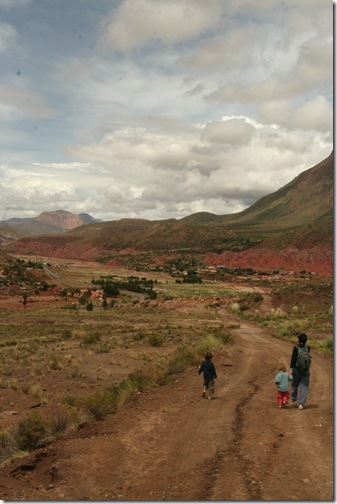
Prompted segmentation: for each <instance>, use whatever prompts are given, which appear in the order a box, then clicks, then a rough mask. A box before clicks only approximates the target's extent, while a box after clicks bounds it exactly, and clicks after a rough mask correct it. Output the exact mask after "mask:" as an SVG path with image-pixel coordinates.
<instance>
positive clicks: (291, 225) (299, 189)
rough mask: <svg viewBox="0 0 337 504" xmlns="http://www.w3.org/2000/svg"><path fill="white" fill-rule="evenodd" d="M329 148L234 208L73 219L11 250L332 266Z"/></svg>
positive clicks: (321, 269) (317, 268)
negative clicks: (63, 228) (161, 216)
mask: <svg viewBox="0 0 337 504" xmlns="http://www.w3.org/2000/svg"><path fill="white" fill-rule="evenodd" d="M333 180H334V160H333V153H331V155H330V156H329V157H328V158H327V159H325V160H324V161H322V162H321V163H319V164H318V165H316V166H313V167H312V168H309V169H308V170H305V171H304V172H302V173H301V174H300V175H298V176H297V177H296V178H295V179H294V180H293V181H291V182H290V183H288V184H287V185H285V186H284V187H282V188H280V189H279V190H278V191H276V192H274V193H272V194H270V195H267V196H265V197H263V198H261V199H260V200H258V201H257V202H256V203H254V204H253V205H252V206H251V207H249V208H248V209H246V210H244V211H242V212H239V213H236V214H231V215H222V216H221V215H215V214H212V213H207V212H201V213H196V214H193V215H190V216H188V217H185V218H183V219H179V220H177V219H168V220H162V221H150V220H145V219H121V220H118V221H110V222H100V223H95V224H88V225H87V226H78V227H76V228H75V229H72V230H70V231H67V232H64V234H63V235H62V236H40V237H38V238H35V239H33V238H29V237H25V238H22V239H20V240H17V241H16V242H15V243H12V244H10V245H8V246H7V250H8V251H9V252H12V253H20V254H24V253H27V252H29V253H31V254H40V255H46V256H51V257H52V256H54V257H68V258H75V257H76V258H82V259H86V260H89V259H90V260H99V261H102V262H109V261H113V262H124V263H125V257H126V256H129V257H130V256H137V255H138V256H140V255H143V256H144V254H147V255H148V258H147V261H148V263H150V262H152V263H156V262H158V258H159V259H160V258H161V257H162V256H166V257H167V256H170V257H172V256H177V255H181V254H184V255H186V254H187V253H188V254H193V255H198V256H199V257H202V258H203V260H204V261H205V262H206V264H215V265H219V264H221V265H226V266H228V267H239V266H241V267H253V268H256V269H264V268H268V269H287V270H289V269H293V270H295V271H302V270H306V271H313V272H317V273H320V274H325V275H331V274H332V270H333Z"/></svg>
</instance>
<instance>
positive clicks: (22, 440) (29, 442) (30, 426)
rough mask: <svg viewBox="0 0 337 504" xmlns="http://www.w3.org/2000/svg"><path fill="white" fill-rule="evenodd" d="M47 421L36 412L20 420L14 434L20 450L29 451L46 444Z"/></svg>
mask: <svg viewBox="0 0 337 504" xmlns="http://www.w3.org/2000/svg"><path fill="white" fill-rule="evenodd" d="M47 425H48V424H47V422H46V421H45V420H44V419H43V418H42V417H41V415H40V414H39V413H37V412H35V411H34V412H33V413H31V414H30V415H28V417H27V418H25V419H23V420H21V422H20V423H19V425H18V428H17V432H16V435H15V441H16V444H17V446H18V448H19V449H20V450H25V451H31V450H34V449H35V448H39V447H42V446H44V445H45V444H46V435H47Z"/></svg>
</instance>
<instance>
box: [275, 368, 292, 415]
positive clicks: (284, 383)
mask: <svg viewBox="0 0 337 504" xmlns="http://www.w3.org/2000/svg"><path fill="white" fill-rule="evenodd" d="M292 379H293V377H292V376H291V375H290V374H289V373H287V372H286V368H285V365H284V364H281V366H280V367H279V372H278V373H277V375H276V376H275V380H274V383H275V384H276V385H277V404H278V407H279V408H282V407H285V406H287V404H288V401H289V382H291V381H292Z"/></svg>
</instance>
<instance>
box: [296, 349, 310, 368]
mask: <svg viewBox="0 0 337 504" xmlns="http://www.w3.org/2000/svg"><path fill="white" fill-rule="evenodd" d="M296 348H297V361H296V369H297V370H298V371H300V372H301V373H303V372H304V371H308V370H309V368H310V365H311V355H310V353H309V348H308V347H307V345H305V346H304V347H300V346H298V347H296Z"/></svg>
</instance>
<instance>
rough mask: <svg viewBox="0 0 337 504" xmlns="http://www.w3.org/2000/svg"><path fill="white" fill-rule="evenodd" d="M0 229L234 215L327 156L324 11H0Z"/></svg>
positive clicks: (329, 22) (221, 3) (74, 7)
mask: <svg viewBox="0 0 337 504" xmlns="http://www.w3.org/2000/svg"><path fill="white" fill-rule="evenodd" d="M0 67H1V74H0V128H1V137H0V138H1V140H0V210H1V211H0V219H1V220H4V219H9V218H12V217H35V216H37V215H39V214H40V213H41V212H42V211H52V210H59V209H63V210H67V211H70V212H74V213H81V212H87V213H89V214H91V215H92V216H94V217H96V218H100V219H103V220H116V219H121V218H124V217H132V218H145V219H150V220H161V219H167V218H172V217H174V218H178V219H179V218H182V217H184V216H186V215H190V214H192V213H195V212H199V211H207V212H212V213H215V214H219V215H224V214H229V213H233V212H239V211H241V210H243V209H245V208H247V207H248V206H250V205H251V204H253V203H254V202H255V201H256V200H258V199H259V198H261V197H262V196H264V195H265V194H269V193H272V192H274V191H276V190H277V189H279V188H280V187H282V186H284V185H285V184H287V183H288V182H290V181H291V180H293V179H294V178H295V177H296V176H297V175H298V174H299V173H301V172H302V171H304V170H306V169H308V168H310V167H312V166H314V165H315V164H317V163H318V162H320V161H322V160H323V159H325V158H326V157H327V156H328V155H329V154H330V152H331V150H332V146H333V3H332V2H327V1H326V0H283V1H280V0H277V1H276V0H207V1H206V0H0Z"/></svg>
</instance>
